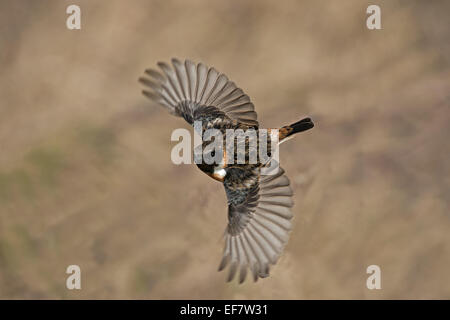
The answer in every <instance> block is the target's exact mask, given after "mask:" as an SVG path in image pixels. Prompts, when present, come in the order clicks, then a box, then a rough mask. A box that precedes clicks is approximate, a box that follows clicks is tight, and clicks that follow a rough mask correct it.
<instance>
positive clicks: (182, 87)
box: [139, 58, 258, 127]
mask: <svg viewBox="0 0 450 320" xmlns="http://www.w3.org/2000/svg"><path fill="white" fill-rule="evenodd" d="M171 61H172V66H170V65H169V64H167V63H165V62H158V63H157V65H158V67H159V68H160V69H161V72H158V71H155V70H153V69H147V70H145V77H141V78H139V81H140V82H141V83H142V84H143V85H144V86H146V87H147V88H148V90H147V89H146V90H144V91H143V93H144V95H145V96H147V97H148V98H150V99H151V100H153V101H155V102H157V103H159V104H161V105H162V106H164V107H166V108H167V109H168V110H169V112H170V113H171V114H174V115H177V116H181V117H184V118H185V119H186V120H187V121H188V122H190V123H191V124H192V123H193V121H195V120H197V119H196V118H195V116H196V117H198V118H199V119H208V121H213V120H211V119H210V118H211V110H212V109H210V108H209V107H214V108H215V110H217V111H221V112H222V113H224V114H225V115H226V116H227V117H228V118H230V119H231V120H236V121H237V123H241V124H245V125H247V126H249V127H257V126H258V121H257V114H256V112H255V107H254V105H253V103H252V102H251V101H250V98H249V97H248V95H246V94H245V93H244V92H243V91H242V89H240V88H238V87H236V85H235V84H234V82H232V81H230V80H229V79H228V77H227V76H226V75H225V74H223V73H220V72H219V71H217V70H216V69H214V68H210V67H208V66H206V65H205V64H203V63H198V64H195V63H194V62H192V61H190V60H185V61H184V62H182V61H180V60H178V59H175V58H174V59H172V60H171ZM205 107H208V108H205ZM199 109H200V110H201V112H209V115H208V116H206V115H203V114H202V113H201V112H200V113H196V112H195V111H196V110H199ZM213 110H214V109H213ZM186 113H188V114H186Z"/></svg>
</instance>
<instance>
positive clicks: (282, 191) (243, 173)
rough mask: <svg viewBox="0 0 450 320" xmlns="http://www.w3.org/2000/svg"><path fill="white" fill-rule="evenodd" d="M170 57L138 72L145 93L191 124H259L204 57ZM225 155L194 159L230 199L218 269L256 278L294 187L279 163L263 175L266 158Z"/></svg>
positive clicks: (272, 250) (286, 134)
mask: <svg viewBox="0 0 450 320" xmlns="http://www.w3.org/2000/svg"><path fill="white" fill-rule="evenodd" d="M171 62H172V66H170V65H169V64H167V63H164V62H159V63H158V67H159V68H160V69H161V70H160V71H155V70H153V69H147V70H145V77H141V78H139V81H140V82H141V83H142V84H144V85H145V86H146V88H145V90H143V91H142V92H143V94H144V95H145V96H147V97H148V98H150V99H151V100H153V101H155V102H157V103H158V104H160V105H162V106H163V107H165V108H166V109H167V110H168V111H169V112H170V113H171V114H173V115H175V116H178V117H182V118H184V119H185V120H186V121H187V122H188V123H189V124H191V125H194V122H195V121H200V122H201V124H202V129H204V130H206V129H211V128H213V129H217V130H219V131H220V132H222V133H224V134H225V131H226V129H242V130H249V129H250V130H256V131H258V130H259V125H258V121H257V115H256V112H255V108H254V106H253V103H252V102H251V101H250V98H249V97H248V95H246V94H245V93H244V92H243V91H242V89H240V88H239V87H237V86H236V85H235V83H234V82H232V81H230V80H229V79H228V77H227V76H226V75H224V74H223V73H220V72H218V71H217V70H216V69H214V68H210V67H208V66H206V65H205V64H203V63H198V64H196V63H194V62H192V61H190V60H185V61H184V62H181V61H179V60H178V59H172V61H171ZM312 127H314V124H313V122H312V121H311V119H310V118H305V119H302V120H300V121H298V122H295V123H293V124H291V125H288V126H284V127H281V128H280V129H279V130H278V131H276V132H277V133H278V141H279V143H281V142H283V141H285V140H287V139H288V138H290V137H291V136H292V135H293V134H295V133H298V132H302V131H305V130H308V129H311V128H312ZM269 131H270V129H269ZM247 142H248V141H247ZM268 145H269V146H270V141H269V142H268ZM259 147H260V146H259V144H258V148H259ZM246 150H247V149H246ZM268 150H271V149H270V148H269V149H268ZM224 154H225V152H224ZM246 154H247V153H246ZM247 155H248V154H247ZM229 156H230V155H228V157H229ZM237 156H238V155H237V152H236V154H235V155H234V157H235V158H236V157H237ZM227 159H229V158H226V157H225V155H224V158H223V161H221V162H220V163H218V164H217V163H213V164H206V163H198V164H197V166H198V167H199V169H200V170H202V171H203V172H204V173H206V174H207V175H209V176H210V177H212V178H214V179H215V180H218V181H220V182H222V183H223V185H224V187H225V193H226V196H227V200H228V226H227V228H226V231H225V248H224V251H223V257H222V260H221V262H220V265H219V271H221V270H223V269H225V267H227V266H228V265H229V266H230V267H229V273H228V277H227V281H231V280H233V279H234V277H235V276H236V274H237V273H239V283H242V282H243V281H244V280H245V278H246V275H247V271H248V270H250V271H251V273H252V276H253V279H254V281H257V280H258V278H265V277H267V276H268V275H269V268H270V265H274V264H275V263H276V262H277V261H278V258H279V257H280V255H281V253H282V251H283V249H284V246H285V245H286V243H287V241H288V238H289V231H290V230H291V227H292V223H291V219H292V217H293V215H292V212H291V207H292V206H293V201H292V195H293V193H292V189H291V187H290V186H289V179H288V178H287V177H286V175H285V174H284V170H283V169H282V168H278V170H277V172H276V173H274V174H269V175H263V174H262V171H263V168H264V167H265V166H267V162H262V161H260V160H258V161H257V162H256V163H250V162H249V161H248V156H247V157H246V158H245V162H244V163H234V162H232V164H231V163H229V162H230V161H228V163H227Z"/></svg>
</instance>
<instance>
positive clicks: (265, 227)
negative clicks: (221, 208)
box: [219, 168, 293, 283]
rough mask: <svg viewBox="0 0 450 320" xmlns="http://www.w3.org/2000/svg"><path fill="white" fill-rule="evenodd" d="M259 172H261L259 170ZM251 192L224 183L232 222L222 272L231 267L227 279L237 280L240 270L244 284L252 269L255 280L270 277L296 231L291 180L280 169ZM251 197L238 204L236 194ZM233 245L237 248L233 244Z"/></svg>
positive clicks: (261, 178) (261, 177) (240, 278)
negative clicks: (293, 229) (272, 266)
mask: <svg viewBox="0 0 450 320" xmlns="http://www.w3.org/2000/svg"><path fill="white" fill-rule="evenodd" d="M258 170H259V169H258ZM254 174H255V175H258V179H255V181H256V182H255V183H254V184H252V185H250V186H249V187H248V190H242V188H241V189H239V191H238V192H237V193H236V190H234V189H233V186H232V185H229V184H228V183H227V180H225V181H224V186H225V190H226V191H227V196H228V203H229V205H228V211H229V214H228V215H229V223H228V227H227V232H226V235H225V242H226V243H227V245H226V246H225V249H224V252H223V257H222V261H221V263H220V266H219V270H223V269H224V268H225V267H226V266H227V265H230V272H229V273H228V277H227V280H228V281H231V280H233V278H234V276H235V275H236V274H237V272H238V271H239V278H238V279H239V283H242V282H243V281H244V280H245V278H246V275H247V269H250V271H251V272H252V275H253V280H254V281H257V280H258V278H264V277H267V276H268V275H269V270H270V265H274V264H276V262H277V261H278V259H279V257H280V256H281V254H282V252H283V250H284V247H285V245H286V243H287V241H288V239H289V232H290V230H291V228H292V223H291V219H292V213H291V210H290V208H291V207H292V205H293V201H292V189H291V188H290V187H289V179H288V178H287V177H286V176H285V175H284V170H283V169H281V168H280V170H279V171H278V172H277V173H276V174H274V175H270V176H261V175H260V172H259V171H258V172H257V173H254ZM242 192H245V193H246V194H247V196H246V197H245V199H244V200H242V202H240V203H236V201H235V199H234V197H236V194H239V193H242ZM231 244H233V245H231Z"/></svg>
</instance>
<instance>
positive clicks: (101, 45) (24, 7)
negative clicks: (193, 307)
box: [0, 0, 450, 299]
mask: <svg viewBox="0 0 450 320" xmlns="http://www.w3.org/2000/svg"><path fill="white" fill-rule="evenodd" d="M72 3H76V4H79V5H80V6H81V10H82V29H81V30H79V31H70V30H67V29H66V27H65V20H66V17H67V15H66V13H65V9H66V7H67V5H69V4H72ZM370 3H377V4H380V6H381V9H382V27H383V30H380V31H369V30H367V28H366V27H365V19H366V13H365V10H366V8H367V6H368V4H369V2H366V1H360V0H355V1H332V0H327V1H293V0H288V1H269V0H266V1H241V0H240V1H203V0H189V1H185V0H183V1H181V0H180V1H175V2H173V1H163V0H160V1H56V0H53V1H23V0H22V1H15V0H14V1H12V0H11V1H4V0H3V1H1V3H0V32H1V33H0V35H1V38H0V66H1V76H0V97H1V99H0V146H1V149H0V298H14V299H16V298H65V299H77V298H145V299H155V298H158V299H160V298H162V299H165V298H213V299H214V298H262V299H272V298H274V299H311V298H319V299H321V298H327V299H328V298H339V299H342V298H345V299H346V298H360V299H367V298H375V299H377V298H388V299H389V298H450V272H449V271H450V227H449V226H450V216H449V199H450V194H449V190H450V164H449V161H448V153H449V138H450V136H449V129H448V127H449V122H450V109H449V98H450V94H449V93H450V90H449V89H450V50H449V49H450V48H449V43H450V42H449V39H450V29H449V24H448V12H449V10H450V2H449V1H406V0H405V1H399V0H396V1H394V0H391V1H371V2H370ZM173 56H175V57H178V58H180V59H183V58H186V57H187V58H191V59H193V60H195V61H203V62H205V63H207V64H209V65H212V66H215V67H216V68H217V69H218V70H220V71H222V72H225V73H226V74H227V75H228V76H229V77H230V78H231V79H232V80H234V81H235V82H236V83H237V84H238V85H239V86H241V87H242V88H243V89H244V90H245V91H246V92H247V93H248V94H249V95H250V97H251V98H252V100H253V102H254V103H255V106H256V108H257V111H258V113H259V119H260V123H261V125H262V126H263V127H276V126H280V125H284V124H287V123H290V122H292V121H295V120H298V119H300V118H301V117H302V116H305V115H309V116H311V117H312V118H313V119H314V121H315V122H316V127H315V128H314V129H313V130H311V131H309V132H307V133H303V134H301V135H299V136H298V137H297V138H296V139H295V140H292V141H289V142H287V143H286V144H283V146H282V149H281V157H282V165H283V167H284V168H285V169H286V172H287V174H288V176H289V177H290V179H291V182H292V185H293V189H294V190H295V202H296V205H295V207H294V212H295V225H294V229H293V232H292V234H291V239H290V242H289V244H288V246H287V247H286V250H285V254H284V255H283V257H282V258H281V260H280V261H279V263H278V264H277V265H276V266H275V267H274V268H273V269H272V274H271V277H270V278H268V279H265V280H263V281H259V282H258V283H256V284H253V283H252V282H246V283H245V284H244V285H241V286H239V285H237V284H236V283H231V284H226V283H225V282H224V279H225V276H226V275H225V274H224V273H218V272H217V271H216V268H217V266H218V263H219V260H220V257H221V253H222V243H221V242H220V234H221V233H222V231H223V230H224V228H225V225H226V199H225V193H224V190H223V187H222V186H221V185H220V184H219V183H217V182H215V181H213V180H210V179H209V178H208V177H207V176H205V175H204V174H202V173H201V172H200V171H199V170H198V169H197V168H196V167H195V166H175V165H173V164H172V163H171V161H170V151H171V147H172V146H173V145H174V143H171V142H170V134H171V132H172V130H173V129H175V128H179V127H185V128H187V127H188V126H187V125H186V124H185V123H184V122H183V121H182V120H181V119H177V118H174V117H171V116H170V115H168V114H167V113H166V112H165V111H164V110H163V109H162V108H160V107H158V106H155V105H152V104H151V103H150V101H148V100H146V99H145V98H144V97H143V96H141V94H140V90H141V86H140V85H139V84H138V82H137V78H138V77H139V76H140V75H141V74H142V73H143V70H144V69H145V68H147V67H153V66H154V65H155V64H156V62H157V61H159V60H165V61H167V60H169V59H170V58H171V57H173ZM69 264H78V265H80V266H81V269H82V290H81V291H69V290H67V289H66V288H65V280H66V276H67V275H66V274H65V269H66V267H67V266H68V265H69ZM371 264H377V265H379V266H381V268H382V290H379V291H369V290H367V289H366V286H365V282H366V278H367V276H368V275H367V274H366V267H367V266H368V265H371Z"/></svg>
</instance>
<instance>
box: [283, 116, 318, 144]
mask: <svg viewBox="0 0 450 320" xmlns="http://www.w3.org/2000/svg"><path fill="white" fill-rule="evenodd" d="M313 127H314V123H313V122H312V120H311V118H304V119H302V120H300V121H297V122H295V123H293V124H291V125H288V126H284V127H282V128H280V131H279V140H280V142H281V141H282V140H284V139H286V138H288V137H289V136H292V135H293V134H296V133H298V132H302V131H306V130H309V129H311V128H313Z"/></svg>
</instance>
